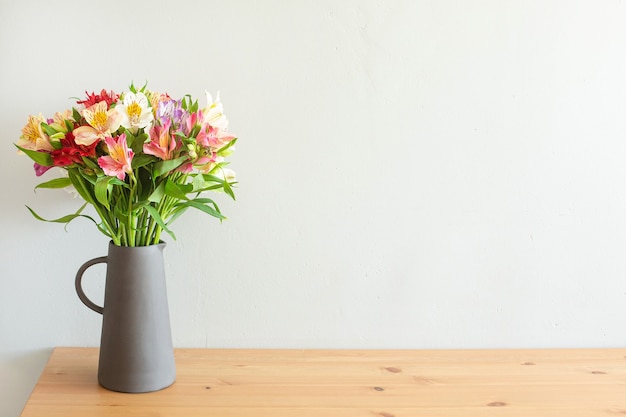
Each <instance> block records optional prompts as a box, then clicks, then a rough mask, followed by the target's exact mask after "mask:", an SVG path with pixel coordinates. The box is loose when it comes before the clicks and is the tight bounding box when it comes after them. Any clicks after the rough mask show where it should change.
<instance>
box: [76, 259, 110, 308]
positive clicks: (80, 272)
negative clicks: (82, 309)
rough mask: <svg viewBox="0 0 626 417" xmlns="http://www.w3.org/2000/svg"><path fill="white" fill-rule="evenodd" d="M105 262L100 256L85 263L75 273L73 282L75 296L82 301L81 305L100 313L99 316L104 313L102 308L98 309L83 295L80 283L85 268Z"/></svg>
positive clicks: (97, 306)
mask: <svg viewBox="0 0 626 417" xmlns="http://www.w3.org/2000/svg"><path fill="white" fill-rule="evenodd" d="M106 262H107V257H106V256H101V257H99V258H94V259H92V260H90V261H87V262H85V263H84V264H83V266H81V267H80V268H79V269H78V272H77V273H76V281H75V285H76V294H78V298H80V301H82V302H83V304H85V305H86V306H87V307H89V308H90V309H92V310H93V311H95V312H96V313H100V314H102V313H103V312H104V308H103V307H100V306H99V305H97V304H96V303H94V302H93V301H91V300H90V299H89V297H87V296H86V295H85V292H84V291H83V286H82V281H83V274H84V273H85V271H86V270H87V268H89V267H90V266H93V265H95V264H101V263H106Z"/></svg>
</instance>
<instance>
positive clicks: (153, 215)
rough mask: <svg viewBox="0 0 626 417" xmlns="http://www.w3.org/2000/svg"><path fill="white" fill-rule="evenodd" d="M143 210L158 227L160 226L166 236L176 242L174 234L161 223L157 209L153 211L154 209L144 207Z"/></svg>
mask: <svg viewBox="0 0 626 417" xmlns="http://www.w3.org/2000/svg"><path fill="white" fill-rule="evenodd" d="M144 209H145V210H146V211H147V212H148V213H150V216H151V217H152V218H153V219H154V220H155V221H156V222H157V224H158V225H159V226H161V228H162V229H163V230H164V231H165V232H167V234H168V235H170V236H171V237H172V239H174V240H176V235H174V232H172V231H171V230H170V229H168V228H167V225H166V224H165V222H164V221H163V218H162V217H161V215H160V214H159V212H158V211H157V209H155V208H154V207H152V206H150V205H147V206H145V207H144Z"/></svg>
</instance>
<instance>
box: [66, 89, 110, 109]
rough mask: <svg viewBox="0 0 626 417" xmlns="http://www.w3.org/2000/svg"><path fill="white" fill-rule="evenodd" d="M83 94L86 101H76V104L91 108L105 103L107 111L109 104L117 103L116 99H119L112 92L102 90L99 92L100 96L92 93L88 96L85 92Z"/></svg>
mask: <svg viewBox="0 0 626 417" xmlns="http://www.w3.org/2000/svg"><path fill="white" fill-rule="evenodd" d="M85 94H87V99H86V100H81V101H77V102H76V103H78V104H84V105H85V107H91V106H93V105H94V104H96V103H99V102H101V101H106V103H107V110H108V109H109V108H110V107H111V103H113V102H114V101H117V99H118V98H119V97H120V96H119V94H115V93H114V92H113V90H111V91H109V92H107V91H106V90H104V89H103V90H102V91H100V94H95V93H94V92H92V93H91V94H89V93H88V92H86V91H85Z"/></svg>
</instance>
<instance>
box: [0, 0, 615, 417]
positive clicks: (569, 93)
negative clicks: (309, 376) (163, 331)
mask: <svg viewBox="0 0 626 417" xmlns="http://www.w3.org/2000/svg"><path fill="white" fill-rule="evenodd" d="M625 20H626V3H624V2H621V1H604V2H594V1H585V2H576V1H507V2H502V1H497V0H492V1H489V0H487V1H408V0H407V1H371V0H368V1H360V0H359V1H342V2H335V1H317V0H316V1H298V2H293V1H264V2H257V1H230V2H217V1H199V0H198V1H195V2H194V1H184V0H181V1H178V2H163V1H153V0H151V1H147V0H146V1H134V2H126V1H121V0H120V1H118V0H114V1H109V2H107V3H106V4H96V3H88V2H83V1H68V0H57V1H55V2H54V3H50V2H44V1H34V0H21V1H20V2H13V1H9V0H0V57H1V58H0V59H1V60H2V64H1V65H0V91H1V92H2V95H3V103H4V105H3V107H2V112H0V126H1V129H2V130H1V131H2V132H3V139H4V140H3V144H2V154H3V155H4V156H3V158H2V164H0V170H1V172H2V176H1V177H2V178H3V181H2V187H3V198H2V207H3V208H2V214H3V215H2V216H0V222H1V230H2V232H3V233H2V239H1V240H0V245H1V246H0V249H1V250H0V257H1V258H0V259H1V261H2V265H3V273H2V274H0V331H1V333H0V334H1V336H0V414H1V415H3V416H7V417H16V416H17V415H19V412H20V410H21V408H22V407H23V404H24V402H25V401H26V399H27V396H28V394H29V392H30V390H31V389H32V387H33V385H34V383H35V381H36V379H37V377H38V376H39V373H40V372H41V369H42V368H43V366H44V363H45V361H46V358H47V355H48V354H49V352H50V350H51V349H52V347H54V346H57V345H75V346H96V345H97V344H98V342H99V331H100V317H99V316H98V315H96V314H95V313H93V312H91V311H89V310H87V309H86V308H85V307H84V306H83V305H82V304H80V302H79V301H78V299H77V297H76V296H75V294H74V289H73V279H74V274H75V272H76V270H77V268H78V267H79V266H80V264H82V263H83V262H84V261H86V260H88V259H90V258H93V257H96V256H100V255H103V254H105V251H106V247H107V240H106V238H105V237H103V236H101V235H99V234H98V233H97V232H96V231H95V230H94V227H93V226H92V225H91V224H89V223H88V222H86V221H76V222H75V223H72V224H70V226H69V227H68V228H67V231H64V230H63V227H62V226H60V225H56V224H44V223H40V222H37V221H35V220H34V219H33V218H32V217H31V216H30V214H29V213H28V212H27V210H26V209H25V208H24V204H28V205H30V206H32V207H34V208H36V209H37V210H39V211H40V212H41V213H42V214H46V215H48V216H50V217H53V216H60V215H63V214H66V213H68V212H71V211H73V210H75V208H76V207H77V206H78V205H79V202H78V201H76V200H73V199H72V198H71V197H70V196H69V195H67V194H66V193H65V192H63V191H46V190H43V191H38V192H37V193H33V187H34V186H35V185H36V184H37V183H38V182H39V180H38V179H37V178H35V176H34V175H33V173H32V170H31V163H30V161H29V160H28V159H27V158H26V157H24V156H17V155H16V154H15V149H14V147H13V145H12V143H13V142H14V141H16V140H17V138H18V136H19V133H20V129H21V128H22V126H23V124H24V123H25V121H26V117H27V116H28V114H31V113H39V112H43V113H44V114H46V115H51V114H53V113H54V112H55V111H57V110H61V109H63V108H65V107H68V106H70V105H71V104H72V101H71V100H70V97H72V96H82V94H83V92H84V90H89V91H92V90H100V89H101V88H107V89H114V90H117V91H121V90H124V89H125V88H126V87H127V86H128V84H129V83H130V82H131V81H133V80H134V81H135V82H137V83H138V84H141V83H142V82H143V81H144V80H148V81H149V86H150V87H152V88H154V89H155V90H167V91H169V92H170V93H171V94H172V95H174V96H180V95H182V94H184V93H191V94H193V95H195V96H201V95H202V94H203V93H204V90H205V89H208V90H210V91H211V92H216V91H217V90H220V91H221V96H222V100H223V103H224V106H225V110H226V113H227V115H228V116H229V118H230V121H231V125H230V127H231V131H232V132H234V133H237V134H238V136H239V137H240V140H239V143H238V146H237V152H236V153H235V155H234V156H233V158H232V165H231V166H232V168H233V169H235V170H236V171H237V173H238V177H239V180H240V186H239V189H238V190H237V196H238V200H237V202H232V201H229V200H228V199H226V198H223V196H216V198H217V200H218V202H220V203H221V208H222V209H223V211H224V212H225V213H226V214H227V215H228V217H229V220H228V221H227V222H224V223H223V224H219V222H217V221H214V220H213V219H210V218H208V217H205V216H202V215H201V214H199V213H189V215H187V216H186V217H183V218H181V219H180V220H179V221H178V224H177V225H176V226H175V227H174V229H175V231H176V232H177V235H178V240H177V241H172V240H171V239H170V240H168V248H167V249H166V258H167V269H168V289H169V297H170V309H171V316H172V327H173V336H174V343H175V345H176V346H180V347H183V346H185V347H233V348H237V347H287V348H292V347H293V348H316V347H328V348H479V347H503V348H506V347H557V346H558V347H577V346H595V347H605V346H606V347H608V346H624V345H625V344H626V332H625V331H624V329H625V328H626V299H625V297H624V295H625V293H626V280H625V279H624V278H625V277H626V264H625V262H624V259H625V258H624V254H625V253H626V222H625V219H626V215H625V214H626V193H625V189H626V188H625V186H624V185H625V183H626V168H625V163H624V161H625V160H626V141H625V140H624V139H625V138H626V127H625V125H624V120H625V119H624V114H625V111H626V100H625V97H626V94H625V93H626V83H625V82H624V74H626V54H624V44H625V41H626V26H624V24H623V22H624V21H625ZM50 178H51V177H50ZM100 268H101V269H98V268H94V270H93V271H92V273H91V275H90V276H89V278H88V279H87V280H88V281H90V283H91V284H90V289H89V291H90V293H91V294H92V295H93V297H94V298H98V294H99V293H101V292H102V277H103V269H104V267H100Z"/></svg>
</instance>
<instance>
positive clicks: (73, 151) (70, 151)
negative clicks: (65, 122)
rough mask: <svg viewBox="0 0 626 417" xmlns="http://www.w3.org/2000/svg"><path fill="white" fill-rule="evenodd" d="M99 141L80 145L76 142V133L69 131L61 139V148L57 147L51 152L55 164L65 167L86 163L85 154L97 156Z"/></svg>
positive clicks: (91, 156)
mask: <svg viewBox="0 0 626 417" xmlns="http://www.w3.org/2000/svg"><path fill="white" fill-rule="evenodd" d="M98 143H99V142H98V141H96V142H94V143H92V144H91V145H89V146H85V145H78V144H76V142H74V135H73V134H72V132H68V133H67V134H66V135H65V138H63V139H61V145H63V147H62V148H61V149H55V150H54V151H52V152H50V155H51V156H52V161H53V162H54V166H57V167H64V166H68V165H72V164H79V165H84V163H83V156H86V157H89V158H93V157H95V156H96V146H98Z"/></svg>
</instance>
